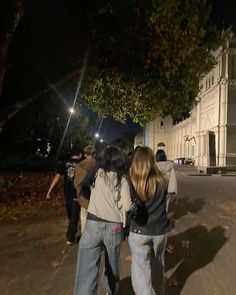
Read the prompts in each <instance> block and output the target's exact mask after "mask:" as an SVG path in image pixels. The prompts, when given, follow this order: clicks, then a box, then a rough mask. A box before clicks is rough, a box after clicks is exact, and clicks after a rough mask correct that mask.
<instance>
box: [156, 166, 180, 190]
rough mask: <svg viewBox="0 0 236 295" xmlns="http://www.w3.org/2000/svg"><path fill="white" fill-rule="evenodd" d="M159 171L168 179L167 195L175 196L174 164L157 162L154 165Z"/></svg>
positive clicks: (176, 188)
mask: <svg viewBox="0 0 236 295" xmlns="http://www.w3.org/2000/svg"><path fill="white" fill-rule="evenodd" d="M156 164H157V167H158V168H159V170H160V171H161V172H162V173H164V174H165V176H166V178H167V179H168V189H167V191H168V194H176V195H177V192H178V187H177V179H176V174H175V169H174V164H173V163H172V162H170V161H159V162H157V163H156Z"/></svg>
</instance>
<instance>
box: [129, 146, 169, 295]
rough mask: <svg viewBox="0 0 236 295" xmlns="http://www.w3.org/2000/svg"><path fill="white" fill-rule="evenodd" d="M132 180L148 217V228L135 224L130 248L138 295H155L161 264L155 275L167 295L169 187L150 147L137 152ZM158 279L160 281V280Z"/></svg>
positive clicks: (159, 287) (131, 228) (134, 221)
mask: <svg viewBox="0 0 236 295" xmlns="http://www.w3.org/2000/svg"><path fill="white" fill-rule="evenodd" d="M130 179H131V182H132V185H133V191H134V194H135V196H134V197H136V198H138V199H139V200H141V201H143V202H144V204H145V206H146V210H147V213H148V219H147V221H146V223H145V224H142V225H140V224H139V223H138V222H137V220H135V219H133V220H131V224H130V234H129V245H130V248H131V253H132V262H131V277H132V285H133V289H134V291H135V294H136V295H155V294H156V292H155V291H154V288H153V281H152V266H153V263H154V262H158V268H159V270H160V271H159V272H158V273H155V276H156V278H155V281H159V285H158V286H157V289H158V290H157V291H158V293H157V294H158V295H163V294H164V252H165V246H166V240H167V232H168V229H169V220H168V218H167V213H166V195H167V184H166V180H165V177H164V175H163V174H162V172H161V171H160V170H159V169H158V167H157V165H156V163H155V156H154V153H153V151H152V150H151V149H150V148H149V147H146V146H143V147H139V149H138V150H137V151H136V153H135V155H134V158H133V161H132V164H131V167H130ZM157 276H158V277H157Z"/></svg>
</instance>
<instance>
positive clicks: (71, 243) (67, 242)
mask: <svg viewBox="0 0 236 295" xmlns="http://www.w3.org/2000/svg"><path fill="white" fill-rule="evenodd" d="M74 243H75V242H71V241H66V246H71V245H73V244H74Z"/></svg>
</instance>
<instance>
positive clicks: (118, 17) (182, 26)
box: [82, 0, 221, 125]
mask: <svg viewBox="0 0 236 295" xmlns="http://www.w3.org/2000/svg"><path fill="white" fill-rule="evenodd" d="M93 3H94V2H93V1H88V2H87V10H89V11H90V14H89V19H87V24H88V26H89V27H90V28H91V30H92V32H93V34H92V35H91V40H90V41H91V45H92V46H91V48H92V50H91V54H90V66H93V70H92V67H90V70H89V71H88V72H87V75H86V77H85V81H84V85H83V87H82V95H83V97H84V98H85V99H86V101H87V102H88V104H89V106H90V107H92V108H93V109H94V110H95V111H97V112H98V113H99V114H100V115H101V116H107V115H112V116H113V117H114V118H115V119H117V120H119V121H121V122H124V121H125V119H126V116H127V115H129V116H130V117H131V118H132V119H133V120H134V122H138V123H140V124H141V125H143V124H145V123H146V122H148V121H150V120H153V119H154V118H155V117H156V116H157V115H179V114H181V113H182V112H183V111H186V110H188V109H189V108H190V106H191V104H192V102H193V100H194V98H195V97H196V95H197V93H198V91H199V80H200V79H201V78H202V77H203V76H204V75H205V74H206V73H207V72H209V71H210V70H211V69H212V67H213V66H214V64H215V61H214V58H213V57H212V56H211V53H210V50H211V49H214V48H216V45H219V44H220V41H221V39H220V34H219V32H217V30H216V29H215V28H214V27H213V26H212V25H211V24H210V23H209V13H210V7H208V6H207V5H206V1H202V0H181V1H177V0H165V1H162V0H154V1H153V0H139V1H133V0H126V1H112V0H106V1H102V2H101V4H97V5H96V7H95V6H94V5H93ZM94 61H96V62H94ZM94 64H95V69H94Z"/></svg>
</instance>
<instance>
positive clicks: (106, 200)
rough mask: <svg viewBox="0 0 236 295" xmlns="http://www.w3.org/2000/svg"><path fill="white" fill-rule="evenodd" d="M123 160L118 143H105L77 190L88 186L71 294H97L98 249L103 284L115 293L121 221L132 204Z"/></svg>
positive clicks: (117, 281)
mask: <svg viewBox="0 0 236 295" xmlns="http://www.w3.org/2000/svg"><path fill="white" fill-rule="evenodd" d="M126 160H127V159H126V157H125V154H124V153H123V152H122V150H121V149H119V148H118V147H115V146H108V147H106V148H105V150H104V152H103V154H102V156H99V159H98V158H97V165H96V166H97V167H96V168H97V169H98V170H97V172H96V174H95V177H93V180H92V181H91V179H89V177H87V176H86V177H85V180H84V182H83V183H82V185H81V191H83V190H84V189H85V187H90V189H91V195H90V201H89V206H88V210H87V212H88V215H87V219H86V222H85V227H84V231H83V233H82V237H81V239H80V242H79V251H78V260H77V267H76V278H75V286H74V293H73V294H74V295H94V294H97V285H98V274H99V265H100V258H101V254H102V251H104V253H105V268H104V272H103V286H104V288H105V289H106V291H107V294H109V295H110V294H111V295H113V294H117V291H118V288H119V256H120V249H121V244H122V241H123V224H122V223H125V220H124V216H125V215H126V212H128V211H129V210H130V209H131V207H132V201H131V196H130V186H129V182H128V176H127V175H126V174H127V169H126ZM91 183H92V185H91Z"/></svg>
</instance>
